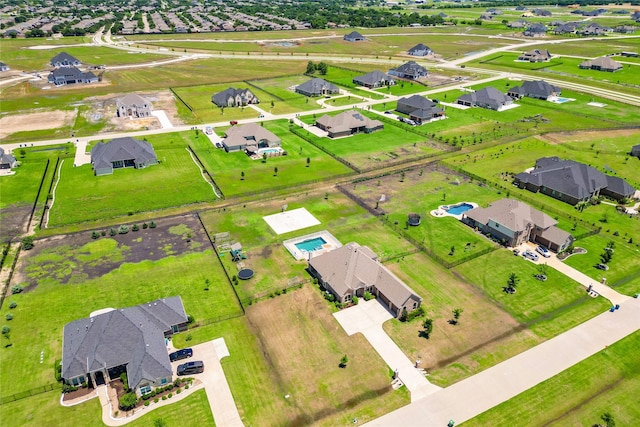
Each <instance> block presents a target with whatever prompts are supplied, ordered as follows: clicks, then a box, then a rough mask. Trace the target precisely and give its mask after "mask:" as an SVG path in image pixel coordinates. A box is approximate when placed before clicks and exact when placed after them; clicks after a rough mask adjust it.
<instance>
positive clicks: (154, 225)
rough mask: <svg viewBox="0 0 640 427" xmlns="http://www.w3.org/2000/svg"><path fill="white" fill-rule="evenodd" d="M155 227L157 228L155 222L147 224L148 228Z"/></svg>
mask: <svg viewBox="0 0 640 427" xmlns="http://www.w3.org/2000/svg"><path fill="white" fill-rule="evenodd" d="M156 227H157V225H156V223H155V221H151V222H150V223H149V228H156Z"/></svg>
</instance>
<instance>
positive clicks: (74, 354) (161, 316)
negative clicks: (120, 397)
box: [62, 296, 187, 396]
mask: <svg viewBox="0 0 640 427" xmlns="http://www.w3.org/2000/svg"><path fill="white" fill-rule="evenodd" d="M186 326H187V315H186V313H185V310H184V306H183V305H182V299H181V298H180V297H178V296H176V297H170V298H163V299H159V300H156V301H151V302H150V303H147V304H141V305H137V306H134V307H127V308H124V309H120V310H110V311H107V312H104V313H101V314H96V315H95V316H92V317H89V318H85V319H79V320H75V321H73V322H71V323H67V324H66V325H65V326H64V332H63V337H62V378H63V379H64V382H65V383H67V384H70V385H74V386H78V385H81V384H83V383H89V384H91V385H92V386H93V387H96V386H99V385H102V384H105V382H108V381H110V380H115V379H118V378H120V374H122V373H126V374H127V380H128V383H129V387H130V388H131V389H133V390H135V392H136V394H137V395H138V396H141V395H143V394H147V393H150V392H151V391H152V390H153V389H155V388H156V387H161V386H164V385H167V384H169V383H171V381H172V380H173V369H172V368H171V363H170V361H169V353H168V352H167V346H166V345H165V339H166V338H168V337H170V336H171V335H173V334H174V333H176V332H179V331H183V330H185V329H186Z"/></svg>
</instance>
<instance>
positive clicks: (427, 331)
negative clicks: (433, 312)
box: [422, 319, 433, 339]
mask: <svg viewBox="0 0 640 427" xmlns="http://www.w3.org/2000/svg"><path fill="white" fill-rule="evenodd" d="M422 329H423V330H422V335H423V336H424V337H425V338H426V339H429V337H430V336H431V332H433V319H424V322H422Z"/></svg>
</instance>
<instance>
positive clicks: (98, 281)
mask: <svg viewBox="0 0 640 427" xmlns="http://www.w3.org/2000/svg"><path fill="white" fill-rule="evenodd" d="M172 221H173V222H172ZM176 221H177V222H176ZM185 221H187V222H185V223H184V224H185V225H183V226H180V224H182V222H180V220H157V224H158V227H157V228H155V229H151V228H149V229H144V230H143V229H141V230H140V231H137V232H134V231H130V232H129V233H128V234H125V235H120V234H117V235H116V236H114V237H100V238H99V239H98V240H92V239H91V235H90V233H89V232H84V233H81V234H76V235H67V237H64V238H60V237H59V236H58V237H53V238H50V239H49V240H48V241H36V243H35V245H36V246H35V248H34V249H32V251H30V252H27V253H26V254H25V256H24V257H21V260H20V261H19V263H18V266H17V271H16V274H15V275H14V280H13V281H12V283H13V284H18V283H20V284H22V285H23V286H24V291H23V292H22V293H20V294H16V295H12V296H10V297H8V299H7V300H8V301H9V302H11V301H15V302H16V303H17V304H18V306H17V307H16V308H14V309H12V310H11V313H12V314H13V316H14V318H13V320H12V321H11V337H10V342H11V344H12V345H11V347H3V348H2V354H1V355H0V357H1V358H2V361H3V363H2V364H1V366H0V388H2V390H3V394H11V393H12V392H13V393H17V392H21V391H24V390H28V389H30V388H33V387H36V386H42V385H45V384H49V383H53V382H55V379H54V375H53V364H54V361H55V360H57V359H60V358H61V354H62V350H61V346H62V330H63V327H64V325H65V324H66V323H68V322H70V321H73V320H76V319H78V318H82V317H87V316H88V315H89V313H91V312H92V311H94V310H97V309H101V308H105V307H114V308H119V307H129V306H132V305H136V304H141V303H144V302H148V301H152V300H154V299H157V298H162V297H166V296H173V295H180V296H181V297H182V300H183V302H184V305H185V309H186V311H187V313H189V314H191V315H192V316H193V317H194V318H195V319H196V321H198V320H203V319H209V318H215V317H217V316H221V315H225V314H234V313H238V312H240V308H239V306H238V303H237V300H236V298H235V295H234V294H233V291H232V289H231V285H230V284H229V283H228V281H227V279H226V277H225V275H224V273H223V271H222V269H221V267H220V266H219V264H218V263H217V261H216V260H215V255H214V253H213V250H212V249H211V248H210V245H209V244H208V241H207V240H206V237H204V235H203V232H202V231H201V228H200V229H198V228H196V227H197V226H198V224H199V223H198V222H197V220H195V219H193V218H192V217H187V219H186V220H185ZM141 228H142V227H141ZM187 229H189V230H190V231H189V233H191V238H190V242H189V243H187V242H186V238H185V236H184V233H185V230H187ZM207 246H208V247H207ZM141 277H144V281H143V282H141V280H140V278H141ZM206 279H209V282H210V283H209V285H208V287H209V288H210V290H209V291H207V290H205V287H206V284H205V280H206ZM132 290H133V291H132ZM9 310H10V309H9V304H5V305H4V306H3V309H2V316H5V315H6V314H7V313H8V312H9ZM41 355H42V362H40V357H41Z"/></svg>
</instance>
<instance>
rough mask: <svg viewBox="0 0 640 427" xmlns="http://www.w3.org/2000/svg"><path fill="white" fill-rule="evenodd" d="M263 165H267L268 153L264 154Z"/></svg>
mask: <svg viewBox="0 0 640 427" xmlns="http://www.w3.org/2000/svg"><path fill="white" fill-rule="evenodd" d="M262 163H267V153H262Z"/></svg>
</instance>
